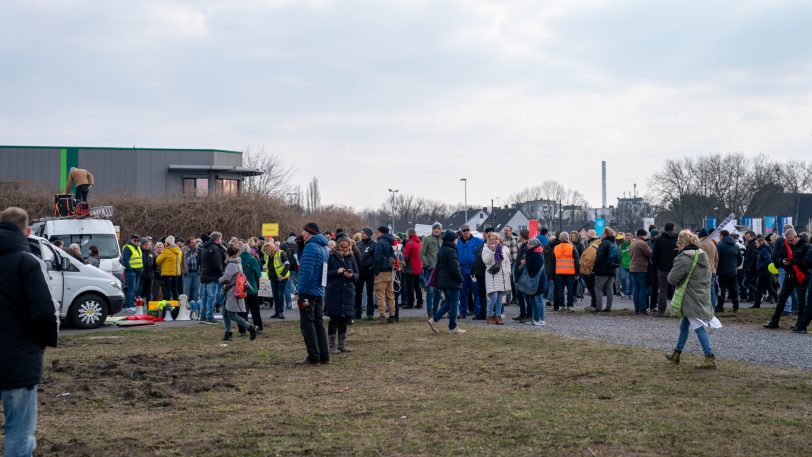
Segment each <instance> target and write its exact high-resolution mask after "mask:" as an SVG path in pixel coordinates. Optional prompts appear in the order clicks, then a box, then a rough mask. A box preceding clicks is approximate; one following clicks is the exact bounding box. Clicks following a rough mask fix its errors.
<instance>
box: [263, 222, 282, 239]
mask: <svg viewBox="0 0 812 457" xmlns="http://www.w3.org/2000/svg"><path fill="white" fill-rule="evenodd" d="M262 236H270V237H274V238H276V237H278V236H279V224H262Z"/></svg>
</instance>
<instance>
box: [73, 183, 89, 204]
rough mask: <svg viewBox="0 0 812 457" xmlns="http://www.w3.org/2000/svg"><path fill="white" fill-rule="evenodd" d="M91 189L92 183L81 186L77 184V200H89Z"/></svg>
mask: <svg viewBox="0 0 812 457" xmlns="http://www.w3.org/2000/svg"><path fill="white" fill-rule="evenodd" d="M89 191H90V184H82V185H81V186H76V201H77V202H87V194H88V192H89Z"/></svg>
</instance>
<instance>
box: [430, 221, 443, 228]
mask: <svg viewBox="0 0 812 457" xmlns="http://www.w3.org/2000/svg"><path fill="white" fill-rule="evenodd" d="M436 228H438V229H440V230H442V229H443V224H441V223H439V222H435V223H434V225H432V226H431V229H432V230H434V229H436Z"/></svg>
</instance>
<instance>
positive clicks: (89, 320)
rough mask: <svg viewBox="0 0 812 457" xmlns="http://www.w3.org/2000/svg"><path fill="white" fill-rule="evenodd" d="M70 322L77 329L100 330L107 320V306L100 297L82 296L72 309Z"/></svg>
mask: <svg viewBox="0 0 812 457" xmlns="http://www.w3.org/2000/svg"><path fill="white" fill-rule="evenodd" d="M70 320H71V322H72V323H73V325H74V326H75V327H76V328H83V329H88V328H98V327H101V325H102V324H104V321H105V320H107V304H106V303H105V302H104V300H103V299H102V298H101V297H99V296H98V295H94V294H83V295H80V296H79V298H77V299H76V301H74V302H73V306H71V309H70Z"/></svg>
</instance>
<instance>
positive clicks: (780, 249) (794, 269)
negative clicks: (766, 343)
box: [764, 230, 809, 330]
mask: <svg viewBox="0 0 812 457" xmlns="http://www.w3.org/2000/svg"><path fill="white" fill-rule="evenodd" d="M808 249H809V244H808V243H807V242H806V240H805V239H803V238H801V237H799V236H798V234H797V233H796V232H795V230H785V231H784V237H783V238H779V239H778V240H776V246H775V247H774V248H773V263H774V264H775V266H776V267H778V268H781V269H783V270H784V271H785V276H784V283H783V284H781V290H780V291H779V292H778V304H777V305H776V306H775V312H774V313H773V317H772V319H770V321H769V322H767V323H766V324H765V325H764V327H765V328H769V329H776V328H778V322H779V321H780V320H781V314H782V313H783V312H784V306H785V305H786V304H787V299H788V298H789V297H790V295H792V292H793V291H797V292H798V316H799V319H798V320H799V323H800V321H801V320H802V317H803V316H804V308H805V307H806V288H807V286H808V285H809V277H808V276H809V271H808V270H807V269H806V266H805V258H806V254H807V250H808ZM790 257H791V258H790ZM793 327H795V326H793ZM793 330H795V328H793ZM804 330H805V327H804Z"/></svg>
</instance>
